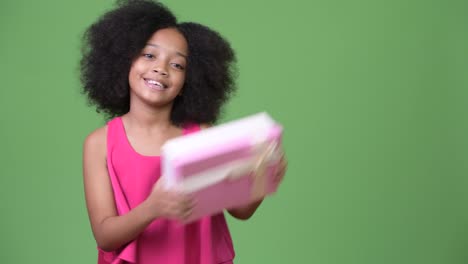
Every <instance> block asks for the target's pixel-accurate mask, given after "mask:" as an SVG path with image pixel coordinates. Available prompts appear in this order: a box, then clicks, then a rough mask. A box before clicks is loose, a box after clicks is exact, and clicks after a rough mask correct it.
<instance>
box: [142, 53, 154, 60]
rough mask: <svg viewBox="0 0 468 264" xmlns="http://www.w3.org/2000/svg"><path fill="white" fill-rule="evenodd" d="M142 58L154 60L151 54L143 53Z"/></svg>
mask: <svg viewBox="0 0 468 264" xmlns="http://www.w3.org/2000/svg"><path fill="white" fill-rule="evenodd" d="M143 57H145V58H147V59H154V58H155V56H154V55H153V54H151V53H143Z"/></svg>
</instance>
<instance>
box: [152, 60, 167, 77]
mask: <svg viewBox="0 0 468 264" xmlns="http://www.w3.org/2000/svg"><path fill="white" fill-rule="evenodd" d="M153 72H155V73H159V74H161V75H163V76H165V75H167V70H166V68H165V67H164V66H162V65H161V64H160V63H158V64H156V65H154V67H153Z"/></svg>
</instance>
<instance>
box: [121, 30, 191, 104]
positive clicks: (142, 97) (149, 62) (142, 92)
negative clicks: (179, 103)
mask: <svg viewBox="0 0 468 264" xmlns="http://www.w3.org/2000/svg"><path fill="white" fill-rule="evenodd" d="M187 56H188V47H187V41H186V40H185V38H184V36H183V35H182V34H181V33H180V32H179V31H177V30H176V29H174V28H165V29H160V30H158V31H156V32H155V33H154V34H153V35H152V36H151V38H150V39H149V40H148V42H147V43H146V46H145V47H144V48H143V50H142V51H141V53H140V54H139V56H138V57H137V58H136V59H135V60H134V61H133V63H132V66H131V68H130V73H129V76H128V81H129V84H130V98H131V101H132V100H134V99H137V100H139V101H142V102H144V103H147V104H150V105H152V106H166V105H171V104H172V102H173V100H174V98H175V97H176V96H177V95H178V94H179V93H180V92H181V89H182V86H183V85H184V81H185V68H186V66H187Z"/></svg>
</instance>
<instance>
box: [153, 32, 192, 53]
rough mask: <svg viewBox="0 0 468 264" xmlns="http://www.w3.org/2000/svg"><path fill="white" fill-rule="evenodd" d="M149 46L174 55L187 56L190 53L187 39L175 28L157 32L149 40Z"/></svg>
mask: <svg viewBox="0 0 468 264" xmlns="http://www.w3.org/2000/svg"><path fill="white" fill-rule="evenodd" d="M147 45H149V46H151V47H156V48H159V49H164V50H167V51H170V52H174V53H181V54H182V55H185V56H186V55H187V53H188V46H187V41H186V40H185V37H184V36H183V35H182V34H181V33H180V32H179V31H178V30H177V29H174V28H164V29H160V30H158V31H156V32H155V33H153V35H152V36H151V37H150V39H149V40H148V42H147Z"/></svg>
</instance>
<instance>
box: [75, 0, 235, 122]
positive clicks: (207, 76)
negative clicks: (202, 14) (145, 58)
mask: <svg viewBox="0 0 468 264" xmlns="http://www.w3.org/2000/svg"><path fill="white" fill-rule="evenodd" d="M162 28H175V29H177V30H178V31H179V32H180V33H181V34H182V35H183V36H184V37H185V39H186V41H187V44H188V50H189V54H188V59H187V67H186V69H187V70H186V71H187V72H186V77H185V83H184V86H183V88H182V91H183V94H182V96H178V97H176V99H175V101H174V104H173V109H172V113H171V121H172V123H173V124H175V125H182V124H184V123H188V122H193V123H208V124H213V123H215V122H216V120H217V118H218V117H219V114H220V111H221V108H222V105H223V104H224V102H226V101H227V100H228V99H229V97H230V96H231V95H232V93H233V92H234V91H235V88H236V86H235V79H236V77H237V71H236V67H235V62H236V57H235V53H234V51H233V49H232V48H231V46H230V45H229V43H228V42H227V41H226V40H225V39H224V38H223V37H222V36H221V35H220V34H219V33H217V32H216V31H214V30H211V29H210V28H208V27H206V26H203V25H201V24H198V23H191V22H189V23H179V24H178V23H177V19H176V18H175V16H174V15H173V14H172V13H171V11H170V10H169V9H168V8H167V7H165V6H164V5H162V4H161V3H158V2H154V1H150V0H126V1H118V3H117V7H116V8H115V9H114V10H111V11H109V12H107V13H105V14H104V15H103V16H102V17H101V18H100V19H99V20H98V21H97V22H96V23H94V24H92V25H91V26H90V27H89V28H88V29H87V30H86V32H85V34H84V36H83V47H82V54H83V56H82V59H81V62H80V66H81V82H82V84H83V91H82V92H83V93H84V94H85V95H86V96H87V97H88V101H89V103H90V104H91V105H95V106H96V111H97V112H104V113H105V114H106V118H107V119H111V118H113V117H116V116H120V115H123V114H125V113H127V112H128V111H129V109H130V87H129V82H128V73H129V71H130V67H131V65H132V62H133V60H134V59H135V58H136V57H137V56H138V55H139V54H140V52H141V50H142V49H143V48H144V47H145V45H146V43H147V41H148V39H150V37H151V36H152V35H153V34H154V32H156V31H157V30H159V29H162Z"/></svg>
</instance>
